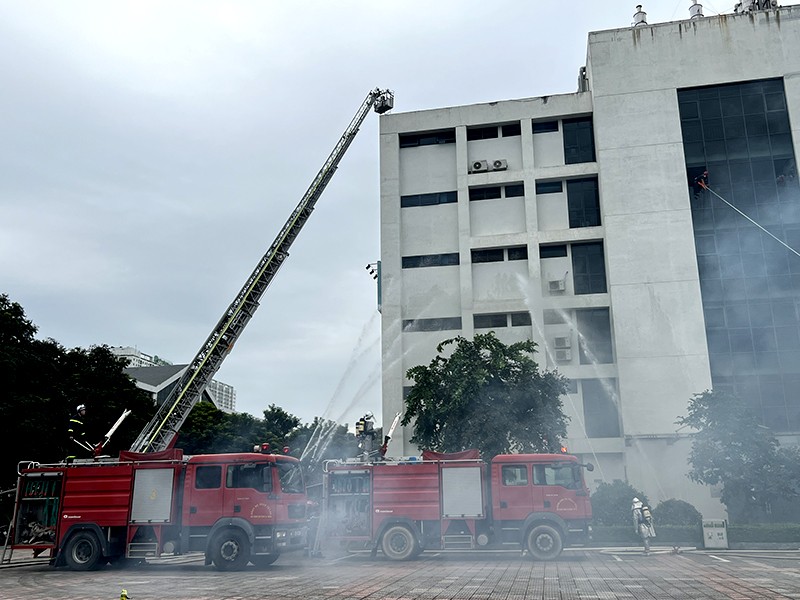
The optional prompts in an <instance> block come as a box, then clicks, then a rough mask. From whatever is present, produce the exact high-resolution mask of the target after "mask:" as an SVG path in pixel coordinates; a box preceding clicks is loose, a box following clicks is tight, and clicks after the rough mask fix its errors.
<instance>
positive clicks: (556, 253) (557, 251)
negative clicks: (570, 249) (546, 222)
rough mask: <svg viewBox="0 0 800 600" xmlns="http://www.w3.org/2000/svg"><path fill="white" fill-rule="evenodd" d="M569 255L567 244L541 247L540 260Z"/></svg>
mask: <svg viewBox="0 0 800 600" xmlns="http://www.w3.org/2000/svg"><path fill="white" fill-rule="evenodd" d="M566 255H567V245H566V244H554V245H552V246H539V258H561V257H564V256H566Z"/></svg>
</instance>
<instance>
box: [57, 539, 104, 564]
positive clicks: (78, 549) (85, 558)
mask: <svg viewBox="0 0 800 600" xmlns="http://www.w3.org/2000/svg"><path fill="white" fill-rule="evenodd" d="M64 554H65V556H64V560H65V561H66V563H67V566H68V567H69V568H70V569H71V570H73V571H90V570H92V569H96V568H97V566H98V564H99V563H100V542H98V541H97V536H96V535H95V534H93V533H91V532H89V531H81V532H79V533H76V534H75V535H73V536H72V537H71V538H69V541H68V542H67V545H66V547H65V548H64Z"/></svg>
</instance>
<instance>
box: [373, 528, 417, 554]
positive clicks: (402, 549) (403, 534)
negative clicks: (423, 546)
mask: <svg viewBox="0 0 800 600" xmlns="http://www.w3.org/2000/svg"><path fill="white" fill-rule="evenodd" d="M381 549H382V550H383V554H384V555H385V556H386V558H389V559H391V560H408V559H409V558H412V557H413V556H416V555H417V554H418V552H417V540H416V539H415V538H414V534H413V533H412V531H411V530H410V529H409V528H408V527H406V526H405V525H393V526H391V527H389V529H387V530H386V531H385V532H384V534H383V540H382V541H381Z"/></svg>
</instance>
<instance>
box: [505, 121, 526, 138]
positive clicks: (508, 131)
mask: <svg viewBox="0 0 800 600" xmlns="http://www.w3.org/2000/svg"><path fill="white" fill-rule="evenodd" d="M501 131H502V132H503V137H514V136H515V135H522V128H521V127H520V125H519V123H509V124H508V125H503V127H502V128H501Z"/></svg>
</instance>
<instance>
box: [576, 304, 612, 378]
mask: <svg viewBox="0 0 800 600" xmlns="http://www.w3.org/2000/svg"><path fill="white" fill-rule="evenodd" d="M575 325H576V327H577V328H578V335H579V336H580V337H579V339H580V342H581V343H580V344H579V352H580V359H581V364H582V365H595V364H598V365H600V364H608V363H612V362H614V353H613V351H612V344H611V319H610V316H609V312H608V308H580V309H576V310H575Z"/></svg>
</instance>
